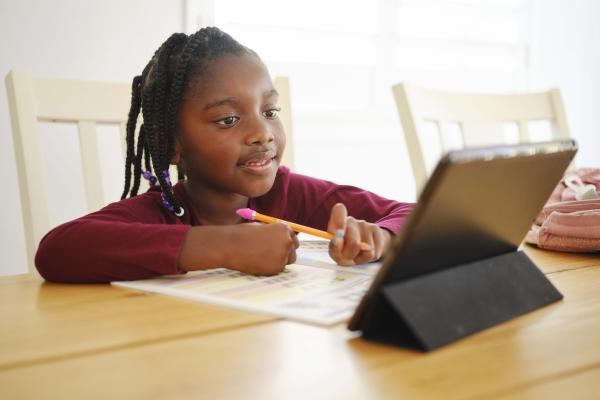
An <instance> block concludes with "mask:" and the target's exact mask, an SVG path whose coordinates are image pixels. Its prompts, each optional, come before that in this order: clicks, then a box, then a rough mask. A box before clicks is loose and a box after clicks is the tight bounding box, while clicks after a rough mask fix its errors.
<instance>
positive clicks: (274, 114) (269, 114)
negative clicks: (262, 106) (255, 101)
mask: <svg viewBox="0 0 600 400" xmlns="http://www.w3.org/2000/svg"><path fill="white" fill-rule="evenodd" d="M279 111H281V107H277V108H271V109H270V110H267V111H265V112H264V113H263V115H264V116H265V117H266V118H269V119H275V118H277V115H278V114H279Z"/></svg>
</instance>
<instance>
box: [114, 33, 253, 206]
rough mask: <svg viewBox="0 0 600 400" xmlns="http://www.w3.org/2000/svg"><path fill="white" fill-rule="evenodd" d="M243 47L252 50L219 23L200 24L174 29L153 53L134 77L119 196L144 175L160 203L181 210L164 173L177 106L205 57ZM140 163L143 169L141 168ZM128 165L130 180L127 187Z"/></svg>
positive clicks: (180, 176)
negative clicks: (139, 122) (189, 30)
mask: <svg viewBox="0 0 600 400" xmlns="http://www.w3.org/2000/svg"><path fill="white" fill-rule="evenodd" d="M242 52H247V53H250V54H254V55H256V53H254V52H253V51H252V50H250V49H247V48H246V47H244V46H242V45H240V44H239V43H238V42H236V41H235V40H234V39H233V38H232V37H231V36H229V35H227V34H226V33H224V32H222V31H220V30H219V29H218V28H204V29H201V30H200V31H198V32H196V33H195V34H193V35H190V36H189V37H188V36H187V35H185V34H183V33H176V34H173V35H171V36H170V37H169V39H167V40H166V41H165V42H164V43H163V44H162V45H161V46H160V47H159V49H158V50H157V51H156V52H155V53H154V56H153V57H152V59H151V60H150V62H149V63H148V64H147V65H146V67H145V68H144V71H143V73H142V75H141V76H138V77H136V78H134V82H133V84H132V104H131V110H130V115H129V120H128V124H127V159H126V172H125V187H124V191H123V196H122V198H124V196H126V194H127V192H128V191H129V192H130V195H131V196H134V195H136V194H137V191H138V189H139V183H140V177H141V176H142V175H143V176H144V178H146V179H149V180H150V181H151V184H153V183H154V182H156V181H157V182H158V183H159V185H160V188H161V191H162V197H163V204H164V205H165V207H166V208H168V209H169V210H171V211H173V212H174V213H175V214H176V215H178V216H181V215H183V208H182V207H181V205H180V203H179V201H178V200H177V199H176V198H175V195H174V192H173V187H172V184H171V179H170V176H169V164H170V162H171V159H172V158H173V153H174V145H175V140H176V135H177V131H178V123H177V117H178V115H177V112H178V108H179V105H180V104H181V100H182V98H183V96H184V95H185V93H186V91H187V90H188V89H189V87H190V86H191V83H190V82H191V81H192V79H194V77H197V76H200V75H201V74H202V72H203V71H204V70H205V69H206V67H207V65H208V64H209V62H210V61H212V60H215V59H217V58H218V57H221V56H223V55H225V54H241V53H242ZM140 111H141V114H142V117H143V121H144V122H143V124H142V126H141V127H140V129H139V133H138V138H137V143H135V141H134V137H135V127H136V121H137V117H138V115H139V114H140ZM134 114H135V115H134ZM134 149H135V150H136V151H135V152H134ZM142 162H143V163H144V167H145V171H142ZM132 167H133V180H134V182H133V185H132V187H131V190H129V189H130V186H131V168H132ZM152 172H154V174H155V175H156V176H153V175H152ZM177 177H178V180H182V179H184V178H185V171H184V170H183V168H182V165H181V164H179V165H178V166H177Z"/></svg>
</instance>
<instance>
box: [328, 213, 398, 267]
mask: <svg viewBox="0 0 600 400" xmlns="http://www.w3.org/2000/svg"><path fill="white" fill-rule="evenodd" d="M327 231H328V232H330V233H332V234H333V235H334V238H333V239H332V240H331V242H329V255H330V256H331V258H332V259H333V260H334V261H335V262H336V263H338V264H339V265H345V266H349V265H355V264H364V263H368V262H371V261H376V260H379V259H380V258H381V255H382V254H383V252H384V251H385V250H386V249H387V248H388V246H389V244H390V241H391V238H392V234H391V233H390V232H388V231H387V230H385V229H382V228H380V227H379V226H377V225H375V224H372V223H370V222H366V221H363V220H357V219H354V218H353V217H349V216H348V211H347V210H346V206H344V205H343V204H342V203H338V204H336V205H335V206H333V208H332V209H331V214H330V216H329V223H328V225H327ZM360 242H364V243H365V244H366V245H367V246H366V248H364V249H361V246H360Z"/></svg>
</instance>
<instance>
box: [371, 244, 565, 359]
mask: <svg viewBox="0 0 600 400" xmlns="http://www.w3.org/2000/svg"><path fill="white" fill-rule="evenodd" d="M376 296H377V298H376V299H375V301H374V303H373V304H372V308H371V312H370V313H369V315H368V317H367V318H366V320H365V321H364V325H363V329H362V331H363V336H364V337H365V338H366V339H370V340H374V341H378V342H383V343H391V344H396V345H401V346H407V347H413V348H417V349H421V350H425V351H430V350H434V349H436V348H438V347H440V346H443V345H445V344H448V343H451V342H454V341H456V340H458V339H460V338H462V337H465V336H467V335H470V334H472V333H475V332H478V331H481V330H483V329H485V328H488V327H491V326H494V325H496V324H499V323H501V322H503V321H507V320H509V319H512V318H514V317H516V316H519V315H521V314H524V313H527V312H529V311H532V310H535V309H537V308H540V307H542V306H544V305H547V304H550V303H553V302H555V301H558V300H560V299H562V297H563V296H562V294H561V293H560V292H559V291H558V290H556V288H555V287H554V286H553V285H552V284H551V283H550V281H549V280H548V279H547V278H546V277H545V276H544V274H542V272H541V271H540V270H539V269H538V268H537V267H536V266H535V264H534V263H533V262H532V261H531V260H530V259H529V257H527V255H526V254H525V253H523V252H522V251H516V252H511V253H506V254H502V255H499V256H495V257H491V258H486V259H483V260H479V261H475V262H470V263H466V264H462V265H457V266H453V267H450V268H446V269H443V270H438V271H435V272H432V273H429V274H425V275H421V276H417V277H413V278H410V279H406V280H402V281H397V282H392V283H389V284H384V285H383V286H382V287H381V289H380V292H379V293H377V295H376Z"/></svg>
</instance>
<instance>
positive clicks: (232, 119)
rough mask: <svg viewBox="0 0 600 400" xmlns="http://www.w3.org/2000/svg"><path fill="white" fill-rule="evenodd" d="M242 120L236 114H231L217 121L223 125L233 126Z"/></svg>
mask: <svg viewBox="0 0 600 400" xmlns="http://www.w3.org/2000/svg"><path fill="white" fill-rule="evenodd" d="M239 120H240V118H239V117H235V116H233V115H232V116H229V117H225V118H223V119H220V120H218V121H215V122H216V123H217V124H219V125H223V126H233V125H235V124H236V122H238V121H239Z"/></svg>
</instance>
